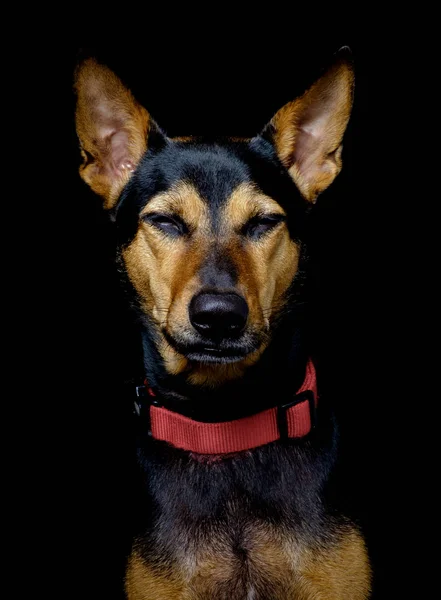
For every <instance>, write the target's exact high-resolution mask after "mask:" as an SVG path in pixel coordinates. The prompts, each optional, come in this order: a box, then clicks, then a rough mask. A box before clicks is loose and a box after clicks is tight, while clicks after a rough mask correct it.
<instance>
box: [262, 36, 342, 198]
mask: <svg viewBox="0 0 441 600" xmlns="http://www.w3.org/2000/svg"><path fill="white" fill-rule="evenodd" d="M353 89H354V72H353V67H352V60H351V57H350V51H349V50H348V49H347V48H344V49H342V50H340V52H338V53H337V55H336V57H335V60H334V62H333V64H332V65H331V67H330V68H329V69H328V70H327V71H326V72H325V74H324V75H323V76H322V77H321V78H320V79H319V80H318V81H316V83H314V85H313V86H312V87H311V88H310V89H309V90H307V91H306V92H305V93H304V94H303V96H301V97H300V98H297V99H296V100H294V101H293V102H289V103H288V104H286V105H285V106H284V107H283V108H281V109H280V110H279V112H277V113H276V115H275V116H274V117H273V118H272V120H271V121H270V123H269V124H268V125H267V126H266V128H265V129H264V131H263V132H262V136H263V137H264V138H266V139H269V140H270V141H271V143H272V144H273V145H274V146H275V148H276V151H277V154H278V156H279V158H280V160H281V162H282V163H283V164H284V166H285V167H286V168H287V169H288V171H289V173H290V175H291V177H292V178H293V179H294V181H295V183H296V185H297V187H298V188H299V190H300V192H301V193H302V195H303V196H304V197H305V198H306V199H307V200H308V201H310V202H315V200H316V198H317V196H318V195H319V194H320V192H322V191H323V190H325V189H326V188H327V187H328V186H329V185H330V184H331V183H332V181H333V180H334V179H335V177H336V176H337V175H338V173H339V172H340V170H341V167H342V161H341V152H342V140H343V135H344V132H345V130H346V126H347V124H348V121H349V117H350V114H351V109H352V100H353Z"/></svg>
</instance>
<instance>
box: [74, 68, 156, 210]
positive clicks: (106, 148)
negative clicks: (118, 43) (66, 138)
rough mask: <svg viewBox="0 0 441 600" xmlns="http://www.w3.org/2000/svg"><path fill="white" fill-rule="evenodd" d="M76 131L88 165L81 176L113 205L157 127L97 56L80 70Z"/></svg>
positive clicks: (106, 205)
mask: <svg viewBox="0 0 441 600" xmlns="http://www.w3.org/2000/svg"><path fill="white" fill-rule="evenodd" d="M75 91H76V94H77V108H76V129H77V134H78V137H79V140H80V146H81V153H82V157H83V164H82V166H81V167H80V175H81V177H82V178H83V179H84V181H85V182H86V183H88V184H89V185H90V187H91V188H92V189H93V190H94V191H95V192H96V193H97V194H99V195H100V196H102V197H103V198H104V206H105V208H112V207H113V206H114V205H115V203H116V201H117V199H118V197H119V195H120V193H121V190H122V188H123V187H124V185H125V184H126V183H127V181H128V180H129V178H130V177H131V175H132V173H133V171H134V170H135V169H136V166H137V164H138V162H139V161H140V159H141V157H142V155H143V154H144V152H145V151H146V149H147V139H148V135H149V132H150V130H151V129H155V132H156V133H157V132H158V131H159V129H158V127H157V126H156V125H155V124H154V122H153V121H152V119H151V118H150V115H149V113H148V112H147V111H146V109H145V108H143V107H142V106H141V105H140V104H138V102H137V101H136V100H135V98H134V97H133V95H132V94H131V92H130V91H129V90H128V89H127V88H126V87H125V86H124V85H123V83H122V82H121V80H120V79H119V78H118V77H117V76H116V75H115V74H114V73H113V72H112V71H111V70H110V69H109V68H108V67H106V66H104V65H101V64H99V63H98V62H97V61H95V60H94V59H88V60H86V61H84V62H83V63H82V64H81V65H79V67H78V68H77V71H76V76H75Z"/></svg>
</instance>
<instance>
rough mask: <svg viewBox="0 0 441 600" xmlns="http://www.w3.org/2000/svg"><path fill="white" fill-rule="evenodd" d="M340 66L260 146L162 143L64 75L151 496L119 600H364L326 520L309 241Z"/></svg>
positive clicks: (354, 561) (363, 583)
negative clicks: (122, 315)
mask: <svg viewBox="0 0 441 600" xmlns="http://www.w3.org/2000/svg"><path fill="white" fill-rule="evenodd" d="M353 89H354V71H353V66H352V60H351V57H350V55H349V54H348V51H347V50H346V49H342V50H341V51H339V52H338V53H337V54H336V55H335V57H334V60H333V62H332V64H331V66H330V67H329V68H328V69H327V70H326V71H325V72H324V73H323V75H322V76H321V77H320V78H319V79H318V80H317V81H316V82H315V83H314V84H313V85H312V86H311V87H310V88H309V89H308V90H307V91H306V92H305V93H304V94H303V95H301V96H299V97H298V98H296V99H294V100H293V101H291V102H289V103H288V104H286V105H285V106H283V107H282V108H281V109H280V110H279V111H278V112H277V113H276V114H275V116H274V117H273V118H272V120H271V121H270V122H269V123H268V125H267V126H266V127H264V128H263V130H262V131H261V133H260V134H259V135H256V136H255V137H254V138H252V139H216V140H206V139H196V138H191V137H189V138H173V139H170V138H168V137H167V136H166V134H165V133H164V132H163V131H162V130H161V129H160V127H159V126H158V125H157V124H156V122H155V121H154V120H153V119H152V117H151V116H150V114H149V113H148V112H147V110H146V109H145V108H144V107H143V106H141V105H140V104H139V103H138V102H137V101H136V100H135V98H134V97H133V95H132V94H131V92H130V91H129V90H128V89H127V88H126V87H125V86H124V84H123V83H122V82H121V80H120V79H119V78H118V77H117V76H116V75H115V74H114V73H113V72H112V71H111V70H110V69H109V68H108V67H107V66H105V65H102V64H100V63H98V62H97V61H96V60H95V59H93V58H88V59H87V60H85V61H83V62H82V63H80V64H79V66H78V67H77V70H76V73H75V92H76V98H77V105H76V130H77V134H78V138H79V142H80V150H81V156H82V159H83V162H82V164H81V166H80V176H81V177H82V179H83V180H84V181H85V182H86V183H87V184H88V185H89V186H90V187H91V188H92V190H93V191H94V192H96V193H97V194H98V195H99V196H101V197H102V199H103V203H104V209H105V210H106V211H108V214H109V217H110V219H111V220H112V221H113V222H114V225H115V231H116V240H117V266H118V269H119V271H120V273H121V278H122V280H123V281H122V283H123V285H124V286H125V288H126V289H127V290H128V293H129V296H130V303H131V305H132V308H133V310H134V313H135V315H136V319H137V323H138V328H139V332H140V338H141V339H142V352H143V357H144V369H145V377H146V380H145V386H140V387H139V388H138V395H139V398H138V401H137V404H136V406H137V412H138V413H139V423H140V430H141V431H140V435H139V439H138V442H137V447H138V463H139V472H140V476H141V481H142V490H143V492H142V494H143V499H142V505H141V506H140V507H137V509H136V510H137V514H139V515H141V517H140V519H139V527H138V530H137V533H136V535H135V536H134V539H133V546H132V551H131V554H130V556H129V557H128V560H127V569H126V576H125V590H126V595H127V598H128V599H129V600H178V599H179V600H181V599H182V600H226V599H228V600H251V599H253V600H284V599H286V600H291V599H296V600H313V599H314V600H315V599H319V598H320V599H326V600H341V599H351V600H363V599H366V598H369V596H370V587H371V568H370V563H369V558H368V552H367V549H366V544H365V542H364V538H363V535H362V533H361V532H360V531H359V529H358V528H357V527H356V526H355V525H354V524H353V523H352V522H351V521H350V520H348V519H347V518H346V517H345V516H344V515H340V514H338V513H336V511H335V510H333V509H332V507H330V506H329V505H328V500H327V497H326V490H327V482H328V481H329V478H330V474H331V472H332V470H333V466H334V464H335V460H336V455H337V441H336V440H337V436H336V426H335V423H334V418H333V415H332V412H331V410H330V408H329V406H328V403H326V402H321V399H320V398H319V397H318V393H317V381H316V371H315V367H314V363H313V361H312V360H311V358H310V357H311V353H312V349H311V347H310V341H309V339H308V335H307V334H308V332H307V318H306V314H307V306H308V297H309V286H308V282H309V275H308V274H309V260H308V252H307V244H306V233H305V232H306V230H307V224H308V219H309V215H310V213H311V210H312V207H313V205H314V203H315V201H316V200H317V197H318V196H319V194H320V193H321V192H323V191H324V190H325V189H326V188H327V187H328V186H329V185H330V184H331V183H332V181H333V180H334V179H335V177H336V176H337V175H338V173H339V172H340V170H341V168H342V142H343V137H344V133H345V130H346V128H347V124H348V121H349V118H350V114H351V109H352V103H353Z"/></svg>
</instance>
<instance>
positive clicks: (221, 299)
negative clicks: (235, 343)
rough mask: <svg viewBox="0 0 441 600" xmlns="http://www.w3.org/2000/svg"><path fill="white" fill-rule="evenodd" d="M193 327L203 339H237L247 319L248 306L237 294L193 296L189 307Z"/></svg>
mask: <svg viewBox="0 0 441 600" xmlns="http://www.w3.org/2000/svg"><path fill="white" fill-rule="evenodd" d="M189 315H190V321H191V324H192V325H193V327H194V328H195V329H196V330H197V331H199V333H201V334H202V335H203V336H204V337H210V338H217V339H219V338H225V337H237V336H238V335H240V333H241V332H242V331H243V329H244V327H245V324H246V322H247V318H248V305H247V303H246V302H245V300H244V298H242V297H241V296H238V295H237V294H225V293H222V294H210V293H207V292H202V293H200V294H198V295H197V296H194V298H192V300H191V302H190V307H189Z"/></svg>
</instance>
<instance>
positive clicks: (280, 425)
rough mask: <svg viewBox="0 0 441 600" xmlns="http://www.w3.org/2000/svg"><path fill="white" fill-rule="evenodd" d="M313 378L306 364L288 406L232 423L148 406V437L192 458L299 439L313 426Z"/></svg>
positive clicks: (271, 409)
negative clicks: (203, 420)
mask: <svg viewBox="0 0 441 600" xmlns="http://www.w3.org/2000/svg"><path fill="white" fill-rule="evenodd" d="M316 405H317V378H316V373H315V368H314V365H313V363H312V361H311V360H310V361H309V362H308V364H307V367H306V375H305V380H304V382H303V385H302V387H301V388H300V389H299V391H298V392H297V394H296V396H295V397H294V399H293V401H292V402H289V403H288V404H285V405H283V406H277V407H275V408H270V409H268V410H264V411H263V412H260V413H258V414H257V415H252V416H251V417H244V418H242V419H237V420H236V421H227V422H224V423H202V422H200V421H194V420H193V419H189V418H188V417H184V416H183V415H180V414H178V413H175V412H172V411H170V410H167V409H166V408H162V407H159V406H150V427H151V432H152V436H153V437H154V438H155V439H157V440H162V441H164V442H168V443H169V444H171V445H172V446H175V447H176V448H181V449H182V450H187V451H189V452H193V453H195V454H215V455H221V454H231V453H235V452H241V451H243V450H251V449H252V448H257V447H258V446H263V445H265V444H269V443H271V442H275V441H276V440H279V439H283V438H287V437H288V438H302V437H304V436H305V435H307V434H308V433H309V432H310V431H311V429H312V427H313V426H314V414H315V408H316Z"/></svg>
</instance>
